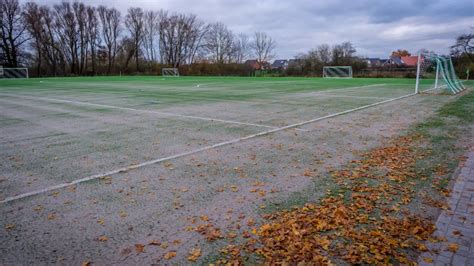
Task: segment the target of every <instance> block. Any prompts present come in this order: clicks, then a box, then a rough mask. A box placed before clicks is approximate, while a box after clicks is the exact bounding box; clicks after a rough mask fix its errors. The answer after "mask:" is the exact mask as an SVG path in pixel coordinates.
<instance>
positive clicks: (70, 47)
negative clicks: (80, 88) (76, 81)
mask: <svg viewBox="0 0 474 266" xmlns="http://www.w3.org/2000/svg"><path fill="white" fill-rule="evenodd" d="M54 11H55V14H54V18H55V21H54V30H55V33H56V34H57V35H58V41H59V45H60V50H61V52H62V56H63V57H64V59H65V61H67V62H68V64H69V67H70V71H71V73H72V74H77V73H78V64H79V57H78V46H79V44H78V39H79V36H78V33H77V32H78V29H77V20H76V16H75V14H74V10H73V7H72V6H71V4H70V3H69V2H62V3H61V4H58V5H54Z"/></svg>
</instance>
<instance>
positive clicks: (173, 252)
mask: <svg viewBox="0 0 474 266" xmlns="http://www.w3.org/2000/svg"><path fill="white" fill-rule="evenodd" d="M174 257H176V251H170V252H168V253H166V254H165V256H164V258H165V259H166V260H169V259H172V258H174Z"/></svg>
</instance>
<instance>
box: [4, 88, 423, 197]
mask: <svg viewBox="0 0 474 266" xmlns="http://www.w3.org/2000/svg"><path fill="white" fill-rule="evenodd" d="M414 95H416V93H412V94H408V95H404V96H400V97H397V98H392V99H388V100H385V101H381V102H376V103H372V104H368V105H364V106H361V107H357V108H353V109H349V110H346V111H342V112H338V113H334V114H329V115H326V116H322V117H318V118H315V119H311V120H307V121H303V122H299V123H296V124H292V125H288V126H284V127H279V128H275V129H270V130H267V131H263V132H260V133H257V134H252V135H248V136H245V137H241V138H237V139H233V140H229V141H224V142H220V143H217V144H214V145H211V146H206V147H202V148H200V149H196V150H192V151H188V152H183V153H179V154H175V155H172V156H168V157H164V158H158V159H155V160H151V161H146V162H143V163H140V164H135V165H130V166H126V167H122V168H119V169H116V170H112V171H109V172H106V173H101V174H97V175H92V176H88V177H84V178H81V179H77V180H74V181H71V182H67V183H62V184H58V185H54V186H50V187H47V188H43V189H39V190H35V191H31V192H27V193H23V194H20V195H17V196H12V197H7V198H5V199H3V200H0V204H4V203H8V202H12V201H15V200H19V199H23V198H27V197H31V196H34V195H38V194H42V193H46V192H49V191H52V190H56V189H60V188H64V187H68V186H72V185H76V184H80V183H83V182H87V181H90V180H94V179H98V178H102V177H106V176H110V175H114V174H118V173H121V172H127V171H130V170H133V169H137V168H141V167H145V166H148V165H152V164H157V163H161V162H164V161H168V160H172V159H177V158H181V157H185V156H189V155H193V154H196V153H199V152H203V151H207V150H211V149H215V148H219V147H223V146H227V145H230V144H235V143H238V142H242V141H245V140H249V139H253V138H257V137H261V136H264V135H268V134H272V133H275V132H278V131H282V130H286V129H290V128H295V127H300V126H303V125H307V124H311V123H314V122H318V121H321V120H325V119H328V118H332V117H336V116H340V115H345V114H348V113H352V112H355V111H359V110H363V109H367V108H370V107H374V106H377V105H382V104H385V103H389V102H393V101H397V100H400V99H404V98H407V97H411V96H414Z"/></svg>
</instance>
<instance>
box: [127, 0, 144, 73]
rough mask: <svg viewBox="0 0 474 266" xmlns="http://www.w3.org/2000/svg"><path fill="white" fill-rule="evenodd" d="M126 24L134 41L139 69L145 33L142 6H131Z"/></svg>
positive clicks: (136, 62)
mask: <svg viewBox="0 0 474 266" xmlns="http://www.w3.org/2000/svg"><path fill="white" fill-rule="evenodd" d="M125 26H126V27H127V29H128V31H129V32H130V35H131V37H132V39H133V43H134V46H135V47H134V51H135V64H136V68H137V71H139V58H140V45H141V42H142V40H143V34H144V13H143V10H142V9H141V8H129V9H128V13H127V16H126V17H125Z"/></svg>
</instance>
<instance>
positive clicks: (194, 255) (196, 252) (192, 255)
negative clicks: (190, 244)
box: [188, 248, 201, 262]
mask: <svg viewBox="0 0 474 266" xmlns="http://www.w3.org/2000/svg"><path fill="white" fill-rule="evenodd" d="M199 257H201V249H199V248H193V249H192V250H191V251H190V252H189V256H188V260H189V261H193V262H194V261H196V260H197V259H198V258H199Z"/></svg>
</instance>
